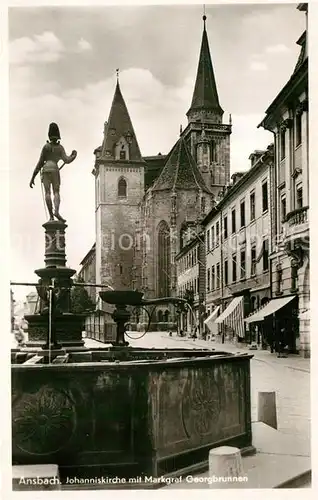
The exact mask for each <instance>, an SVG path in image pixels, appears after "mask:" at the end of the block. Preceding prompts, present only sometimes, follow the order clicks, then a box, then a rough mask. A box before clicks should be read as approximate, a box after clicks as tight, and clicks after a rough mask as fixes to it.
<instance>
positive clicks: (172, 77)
mask: <svg viewBox="0 0 318 500" xmlns="http://www.w3.org/2000/svg"><path fill="white" fill-rule="evenodd" d="M206 15H207V33H208V38H209V44H210V51H211V55H212V61H213V66H214V72H215V77H216V83H217V87H218V93H219V100H220V104H221V106H222V108H223V109H224V112H225V113H224V123H228V120H229V113H231V115H232V124H233V132H232V136H231V172H232V173H233V172H234V171H238V170H247V169H248V168H249V160H248V157H249V155H250V153H251V152H252V151H253V150H254V149H265V148H266V147H267V145H268V144H269V143H270V142H272V135H271V134H270V133H268V132H266V131H264V130H263V129H257V125H258V124H259V123H260V121H261V119H262V118H263V116H264V113H265V111H266V109H267V108H268V106H269V105H270V103H271V102H272V100H273V99H274V98H275V96H276V95H277V94H278V92H279V91H280V89H281V88H282V87H283V85H284V84H285V83H286V82H287V80H288V79H289V77H290V76H291V74H292V72H293V69H294V67H295V64H296V61H297V58H298V55H299V49H300V47H299V46H298V45H296V41H297V40H298V38H299V37H300V35H301V34H302V33H303V31H304V29H305V15H304V13H301V12H299V11H298V10H297V9H296V4H295V3H293V4H265V5H260V4H242V5H239V4H236V5H235V4H228V5H226V4H225V5H208V6H206ZM202 29H203V21H202V6H199V5H184V6H182V5H178V6H169V5H168V6H144V7H142V6H137V7H132V6H116V7H115V6H113V7H110V6H109V7H70V8H66V7H55V8H53V7H28V8H21V7H17V8H11V9H10V10H9V62H10V66H9V79H10V80H9V93H10V100H9V141H10V142H9V154H10V160H9V161H10V231H11V243H10V244H11V269H10V274H11V276H10V277H11V280H13V281H35V279H36V276H35V274H34V269H37V268H39V267H42V266H43V265H44V229H43V228H42V227H41V225H42V224H43V223H44V222H45V221H46V215H45V211H44V204H43V199H42V194H41V187H40V179H39V177H38V178H37V179H36V185H35V187H34V188H33V189H32V190H31V189H30V188H29V181H30V177H31V175H32V172H33V169H34V167H35V165H36V163H37V160H38V157H39V154H40V151H41V148H42V146H43V144H44V143H45V141H46V140H47V131H48V125H49V123H50V122H52V121H55V122H57V123H58V124H59V127H60V131H61V136H62V141H61V142H62V144H63V145H64V147H65V149H66V152H67V153H68V154H70V152H71V151H72V150H73V149H76V150H77V151H78V157H77V159H76V160H75V161H74V162H73V163H72V164H70V165H66V166H65V167H64V169H63V170H62V173H61V175H62V185H61V200H62V201H61V214H62V215H63V216H64V217H65V218H66V219H67V224H68V228H67V233H66V250H67V259H68V262H67V265H68V266H70V267H72V268H74V269H76V270H78V269H79V268H80V262H81V260H82V258H83V257H84V256H85V254H86V253H87V252H88V250H89V249H90V248H91V246H92V244H93V243H94V241H95V212H94V197H95V189H94V177H93V175H92V169H93V165H94V155H93V151H94V149H95V148H96V147H98V146H100V145H101V143H102V138H103V126H104V122H105V120H108V115H109V110H110V105H111V101H112V98H113V93H114V89H115V84H116V68H119V70H120V73H119V80H120V85H121V90H122V93H123V96H124V99H125V101H126V104H127V107H128V111H129V114H130V117H131V119H132V123H133V127H134V130H135V133H136V135H137V139H138V142H139V146H140V149H141V152H142V154H143V155H145V156H146V155H155V154H158V153H159V152H161V153H162V154H165V153H167V152H169V151H170V149H171V148H172V146H173V145H174V143H175V142H176V141H177V139H178V135H179V129H180V125H181V124H182V125H183V127H185V126H186V124H187V119H186V112H187V111H188V109H189V107H190V103H191V98H192V93H193V88H194V81H195V77H196V70H197V64H198V58H199V51H200V45H201V37H202ZM15 294H16V298H17V299H18V300H21V298H22V297H23V294H24V295H25V290H21V289H20V290H19V289H15Z"/></svg>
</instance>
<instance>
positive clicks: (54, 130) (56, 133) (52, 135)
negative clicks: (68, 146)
mask: <svg viewBox="0 0 318 500" xmlns="http://www.w3.org/2000/svg"><path fill="white" fill-rule="evenodd" d="M49 139H50V140H51V139H58V140H61V136H60V130H59V127H58V125H57V124H56V123H50V126H49Z"/></svg>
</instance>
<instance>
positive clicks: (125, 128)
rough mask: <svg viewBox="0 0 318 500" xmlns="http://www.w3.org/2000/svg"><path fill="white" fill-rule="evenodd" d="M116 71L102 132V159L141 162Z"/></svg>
mask: <svg viewBox="0 0 318 500" xmlns="http://www.w3.org/2000/svg"><path fill="white" fill-rule="evenodd" d="M118 71H119V70H116V74H117V82H116V89H115V94H114V98H113V102H112V105H111V109H110V113H109V118H108V122H107V125H106V127H105V131H104V141H103V146H102V157H103V158H106V159H109V160H110V159H115V160H130V161H142V162H143V159H142V157H141V153H140V149H139V145H138V142H137V138H136V135H135V132H134V129H133V126H132V123H131V120H130V116H129V113H128V109H127V106H126V103H125V101H124V98H123V95H122V93H121V90H120V86H119V78H118Z"/></svg>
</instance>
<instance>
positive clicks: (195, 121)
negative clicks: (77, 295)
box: [81, 16, 232, 330]
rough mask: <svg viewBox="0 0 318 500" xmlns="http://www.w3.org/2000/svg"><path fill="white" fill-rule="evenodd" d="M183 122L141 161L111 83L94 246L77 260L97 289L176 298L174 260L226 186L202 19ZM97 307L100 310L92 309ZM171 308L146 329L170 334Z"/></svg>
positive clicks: (225, 154)
mask: <svg viewBox="0 0 318 500" xmlns="http://www.w3.org/2000/svg"><path fill="white" fill-rule="evenodd" d="M189 104H190V107H189V109H188V110H187V111H186V110H185V112H186V116H187V119H188V124H187V126H186V128H185V129H184V130H182V129H180V136H179V137H178V138H177V141H176V143H175V144H174V145H173V146H172V148H171V150H170V152H169V153H168V154H167V155H161V154H159V155H154V156H148V157H144V156H142V152H141V151H140V148H139V145H138V138H137V137H136V134H135V132H134V128H133V124H132V122H131V119H130V116H129V110H128V109H127V106H126V104H125V99H124V96H123V94H122V92H121V88H120V83H119V80H118V78H117V84H116V88H115V92H114V97H113V101H112V105H111V109H110V113H109V117H108V120H107V121H106V122H105V125H104V137H103V140H102V145H101V146H99V147H98V148H97V149H95V151H94V155H95V164H94V169H93V175H94V177H95V217H96V219H95V222H96V242H95V245H94V247H93V248H92V249H91V250H90V252H89V253H88V254H87V256H86V257H85V258H84V259H83V261H82V263H81V264H82V266H83V267H85V265H86V264H87V259H89V262H90V265H91V266H94V267H95V269H94V271H95V272H94V273H93V275H94V279H95V282H96V283H101V284H108V285H109V286H111V287H112V288H114V289H117V290H125V289H135V290H140V291H143V292H144V296H145V297H147V298H152V297H168V296H176V293H177V270H176V264H175V256H176V255H177V254H178V253H179V251H180V250H181V249H182V246H183V245H184V244H185V242H186V241H187V238H189V237H191V235H193V234H195V233H197V232H199V231H200V223H201V221H202V220H203V219H204V217H205V216H206V215H207V214H208V212H209V211H210V210H211V208H212V207H213V206H215V204H216V203H217V202H218V200H219V199H220V198H221V197H222V196H223V193H224V190H225V187H226V186H227V185H228V184H229V183H230V135H231V130H232V126H231V117H229V123H228V124H225V123H223V115H224V112H223V109H222V107H221V105H220V102H219V96H218V91H217V86H216V80H215V75H214V70H213V65H212V59H211V53H210V48H209V42H208V35H207V30H206V16H203V33H202V42H201V49H200V54H199V61H198V68H197V75H196V80H195V86H194V90H193V96H192V101H191V103H189ZM98 307H99V308H102V304H100V305H99V306H98ZM173 309H174V308H173V307H171V308H170V309H169V308H167V306H165V307H164V308H162V309H160V307H159V308H158V310H157V317H156V318H154V322H153V324H152V330H156V329H157V328H159V325H158V323H160V328H163V323H165V328H164V329H168V328H169V329H170V328H173V326H174V324H175V313H174V310H173Z"/></svg>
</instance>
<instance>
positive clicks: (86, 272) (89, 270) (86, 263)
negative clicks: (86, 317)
mask: <svg viewBox="0 0 318 500" xmlns="http://www.w3.org/2000/svg"><path fill="white" fill-rule="evenodd" d="M95 255H96V254H95V243H94V245H93V246H92V248H91V249H90V251H89V252H88V253H87V254H86V255H85V257H84V259H83V260H82V262H81V264H80V265H81V266H82V267H81V269H80V271H79V272H78V277H79V278H80V279H82V280H83V281H84V283H96V261H95ZM86 289H87V293H88V295H89V296H90V298H91V299H92V301H93V302H95V303H96V301H97V297H96V289H95V288H93V287H87V288H86Z"/></svg>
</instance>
